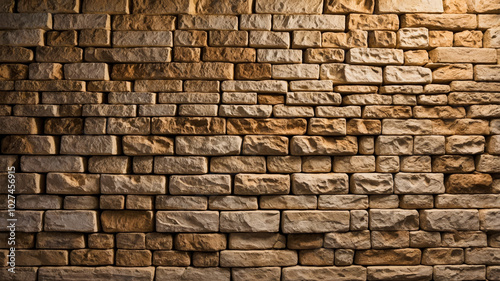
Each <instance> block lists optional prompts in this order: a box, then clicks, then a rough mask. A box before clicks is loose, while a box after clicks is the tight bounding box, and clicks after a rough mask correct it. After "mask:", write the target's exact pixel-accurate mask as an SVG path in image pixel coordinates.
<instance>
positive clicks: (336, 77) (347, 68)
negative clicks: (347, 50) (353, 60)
mask: <svg viewBox="0 0 500 281" xmlns="http://www.w3.org/2000/svg"><path fill="white" fill-rule="evenodd" d="M320 79H329V80H332V81H333V83H334V84H345V83H347V84H381V83H382V69H381V68H380V67H374V66H365V65H350V64H341V63H327V64H322V65H321V69H320Z"/></svg>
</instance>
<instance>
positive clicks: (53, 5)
mask: <svg viewBox="0 0 500 281" xmlns="http://www.w3.org/2000/svg"><path fill="white" fill-rule="evenodd" d="M79 7H80V6H79V2H78V1H76V0H65V1H54V0H46V1H42V2H40V1H33V0H23V1H20V3H19V5H18V7H17V9H18V11H19V12H20V13H26V12H45V13H78V10H79Z"/></svg>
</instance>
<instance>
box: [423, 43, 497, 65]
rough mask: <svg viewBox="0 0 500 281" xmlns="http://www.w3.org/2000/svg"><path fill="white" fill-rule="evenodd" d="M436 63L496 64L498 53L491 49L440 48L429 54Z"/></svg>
mask: <svg viewBox="0 0 500 281" xmlns="http://www.w3.org/2000/svg"><path fill="white" fill-rule="evenodd" d="M429 57H430V59H431V60H432V62H434V63H496V62H497V52H496V50H495V49H489V48H465V47H461V48H456V47H438V48H435V49H434V50H432V51H430V52H429Z"/></svg>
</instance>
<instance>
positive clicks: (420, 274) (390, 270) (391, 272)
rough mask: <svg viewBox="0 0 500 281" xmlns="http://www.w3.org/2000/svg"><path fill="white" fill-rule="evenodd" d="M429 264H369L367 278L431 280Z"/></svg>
mask: <svg viewBox="0 0 500 281" xmlns="http://www.w3.org/2000/svg"><path fill="white" fill-rule="evenodd" d="M432 272H433V269H432V267H431V266H424V265H416V266H370V267H368V271H367V278H368V279H369V280H400V279H416V280H419V279H420V280H432Z"/></svg>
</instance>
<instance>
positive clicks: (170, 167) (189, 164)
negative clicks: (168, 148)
mask: <svg viewBox="0 0 500 281" xmlns="http://www.w3.org/2000/svg"><path fill="white" fill-rule="evenodd" d="M154 163H155V164H154V172H155V174H206V173H208V159H207V158H206V157H196V156H157V157H155V160H154Z"/></svg>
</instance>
